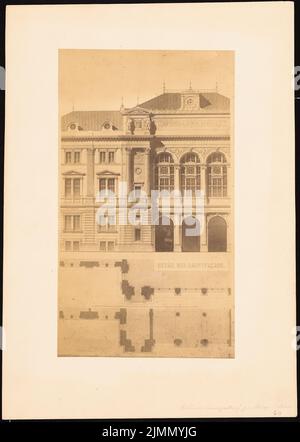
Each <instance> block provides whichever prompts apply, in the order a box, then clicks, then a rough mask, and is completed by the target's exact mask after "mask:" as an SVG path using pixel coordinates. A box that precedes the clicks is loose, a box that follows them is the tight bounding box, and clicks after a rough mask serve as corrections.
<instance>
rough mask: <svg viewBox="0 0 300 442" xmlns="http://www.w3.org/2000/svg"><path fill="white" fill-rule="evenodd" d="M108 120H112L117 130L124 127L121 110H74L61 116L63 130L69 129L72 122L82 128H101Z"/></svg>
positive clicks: (91, 129)
mask: <svg viewBox="0 0 300 442" xmlns="http://www.w3.org/2000/svg"><path fill="white" fill-rule="evenodd" d="M106 121H111V122H112V124H113V128H114V129H115V130H117V129H119V130H121V129H122V115H121V112H120V111H73V112H69V113H68V114H65V115H63V116H62V118H61V130H62V131H65V130H67V128H68V126H69V124H70V123H77V124H78V126H80V128H81V129H82V130H86V131H93V130H95V131H97V130H100V129H101V128H102V126H103V124H104V123H105V122H106Z"/></svg>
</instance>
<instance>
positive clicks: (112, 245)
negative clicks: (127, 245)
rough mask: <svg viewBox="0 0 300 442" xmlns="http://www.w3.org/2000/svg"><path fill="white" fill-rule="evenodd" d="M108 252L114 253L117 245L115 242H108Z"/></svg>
mask: <svg viewBox="0 0 300 442" xmlns="http://www.w3.org/2000/svg"><path fill="white" fill-rule="evenodd" d="M107 250H108V251H109V252H112V251H113V250H115V243H114V242H113V241H108V243H107Z"/></svg>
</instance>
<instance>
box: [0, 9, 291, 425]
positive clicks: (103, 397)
mask: <svg viewBox="0 0 300 442" xmlns="http://www.w3.org/2000/svg"><path fill="white" fill-rule="evenodd" d="M59 48H82V49H86V48H90V49H92V48H94V49H185V50H234V51H235V125H234V127H235V139H234V146H235V180H234V181H235V221H234V223H235V305H236V309H235V310H236V311H235V315H236V316H235V317H236V324H235V330H236V351H235V353H236V354H235V359H228V360H222V359H213V360H208V359H192V360H191V359H168V358H166V359H151V358H147V359H142V358H138V359H130V358H122V359H118V358H58V357H57V348H56V343H57V331H56V324H57V256H58V250H57V244H58V241H57V230H58V226H57V211H58V189H57V169H58V155H57V143H58V136H59V135H58V125H57V121H58V118H57V116H58V90H57V88H58V49H59ZM6 66H7V82H6V88H7V95H6V99H7V102H6V103H7V107H6V134H5V136H6V140H5V251H4V261H5V262H4V272H5V279H4V334H5V349H4V364H3V369H4V370H3V416H4V418H6V419H8V418H9V419H14V418H21V419H25V418H106V417H115V418H117V417H202V416H210V417H216V416H223V417H224V416H294V415H295V414H296V355H295V351H294V350H293V348H292V339H293V335H292V332H293V327H294V326H295V283H294V279H295V274H294V267H295V263H294V233H295V231H294V135H293V130H294V119H293V118H294V117H293V82H292V80H293V77H292V75H293V5H292V3H287V2H274V3H270V2H266V3H256V4H255V3H246V4H245V3H243V4H228V3H227V4H226V3H225V4H208V5H201V4H200V5H199V4H197V5H195V4H191V5H180V4H177V5H170V4H166V5H126V6H125V5H122V6H120V5H113V6H104V5H101V6H93V5H90V6H16V7H15V6H11V7H8V8H7V60H6Z"/></svg>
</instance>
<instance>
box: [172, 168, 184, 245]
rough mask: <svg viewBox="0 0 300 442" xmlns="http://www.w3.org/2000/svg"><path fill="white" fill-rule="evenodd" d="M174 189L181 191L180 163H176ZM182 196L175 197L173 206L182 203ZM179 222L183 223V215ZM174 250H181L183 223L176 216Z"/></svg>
mask: <svg viewBox="0 0 300 442" xmlns="http://www.w3.org/2000/svg"><path fill="white" fill-rule="evenodd" d="M174 190H175V192H176V193H177V192H178V194H179V192H180V164H175V165H174ZM180 199H181V197H180V196H178V197H176V196H175V198H174V201H173V207H174V206H175V205H176V206H177V204H179V203H180ZM179 218H180V219H179V222H180V224H181V221H182V217H181V216H180V217H179ZM174 252H181V225H179V224H178V219H177V221H176V217H174Z"/></svg>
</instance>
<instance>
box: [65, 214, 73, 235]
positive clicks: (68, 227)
mask: <svg viewBox="0 0 300 442" xmlns="http://www.w3.org/2000/svg"><path fill="white" fill-rule="evenodd" d="M65 230H66V231H67V232H71V230H72V216H71V215H66V216H65Z"/></svg>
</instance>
